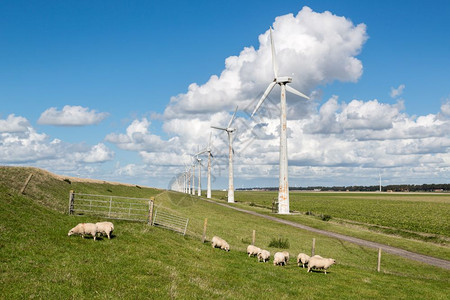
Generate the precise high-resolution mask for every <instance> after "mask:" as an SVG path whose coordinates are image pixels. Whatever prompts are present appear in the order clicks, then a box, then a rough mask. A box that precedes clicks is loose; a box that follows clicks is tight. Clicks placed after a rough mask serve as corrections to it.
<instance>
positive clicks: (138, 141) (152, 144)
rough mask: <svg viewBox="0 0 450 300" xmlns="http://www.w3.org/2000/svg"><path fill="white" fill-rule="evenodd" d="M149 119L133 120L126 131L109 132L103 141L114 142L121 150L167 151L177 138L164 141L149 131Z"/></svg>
mask: <svg viewBox="0 0 450 300" xmlns="http://www.w3.org/2000/svg"><path fill="white" fill-rule="evenodd" d="M150 124H151V123H150V121H149V120H148V119H147V118H142V119H141V120H134V121H133V122H132V123H131V124H130V125H129V126H128V127H127V129H126V133H110V134H108V135H107V136H106V137H105V141H107V142H110V143H113V144H115V145H116V146H117V147H119V148H120V149H123V150H130V151H147V152H156V151H167V150H170V149H168V147H173V146H171V145H173V144H174V143H175V141H176V140H177V139H178V138H176V137H175V138H173V139H172V140H169V141H164V140H163V139H161V137H160V136H158V135H155V134H152V133H150V131H149V126H150Z"/></svg>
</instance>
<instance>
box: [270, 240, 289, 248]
mask: <svg viewBox="0 0 450 300" xmlns="http://www.w3.org/2000/svg"><path fill="white" fill-rule="evenodd" d="M269 247H273V248H283V249H289V240H288V239H287V238H286V239H283V238H278V239H276V238H272V240H271V241H270V243H269Z"/></svg>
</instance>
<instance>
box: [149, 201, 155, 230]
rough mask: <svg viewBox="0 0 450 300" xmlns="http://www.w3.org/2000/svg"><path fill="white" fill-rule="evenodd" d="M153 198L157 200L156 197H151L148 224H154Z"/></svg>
mask: <svg viewBox="0 0 450 300" xmlns="http://www.w3.org/2000/svg"><path fill="white" fill-rule="evenodd" d="M153 200H155V197H150V201H149V207H148V224H150V225H153Z"/></svg>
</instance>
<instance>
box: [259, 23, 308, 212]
mask: <svg viewBox="0 0 450 300" xmlns="http://www.w3.org/2000/svg"><path fill="white" fill-rule="evenodd" d="M270 45H271V48H272V67H273V73H274V75H275V78H274V79H273V81H272V82H271V83H270V84H269V86H268V87H267V89H266V90H265V92H264V94H263V95H262V97H261V99H260V100H259V102H258V104H257V105H256V108H255V110H254V111H253V113H252V117H253V115H254V114H255V113H256V111H257V110H258V108H259V107H260V106H261V104H262V103H263V102H264V100H265V99H266V98H267V96H268V95H269V93H270V92H271V91H272V89H273V88H274V86H275V85H276V84H279V85H280V87H281V97H280V98H281V99H280V102H281V105H280V106H281V118H280V186H279V191H278V213H279V214H289V184H288V157H287V134H286V132H287V121H286V90H287V91H288V92H291V93H293V94H295V95H298V96H300V97H303V98H306V99H309V97H308V96H306V95H304V94H303V93H301V92H299V91H297V90H296V89H294V88H292V87H290V86H288V85H287V84H288V83H291V82H292V78H291V77H288V76H282V77H281V76H278V65H277V59H276V54H275V47H274V45H273V37H272V27H271V28H270Z"/></svg>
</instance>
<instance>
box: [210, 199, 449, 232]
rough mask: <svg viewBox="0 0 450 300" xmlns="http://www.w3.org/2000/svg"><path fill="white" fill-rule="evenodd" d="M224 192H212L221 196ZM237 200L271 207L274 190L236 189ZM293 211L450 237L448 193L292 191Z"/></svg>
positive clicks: (378, 226) (383, 227)
mask: <svg viewBox="0 0 450 300" xmlns="http://www.w3.org/2000/svg"><path fill="white" fill-rule="evenodd" d="M224 195H225V194H224V192H215V193H214V196H215V197H217V198H224ZM235 197H236V201H238V202H242V203H246V204H249V205H255V204H256V205H259V206H264V207H267V208H270V207H271V205H272V199H274V198H276V197H277V193H276V192H260V191H258V192H253V191H251V192H250V191H238V192H236V196H235ZM290 208H291V210H292V211H296V212H300V213H303V214H311V215H316V216H320V215H328V216H330V217H331V218H334V219H337V220H340V221H344V222H347V223H356V224H363V225H368V226H371V228H372V229H377V228H378V229H379V230H383V229H385V231H386V232H393V233H396V234H402V233H403V234H405V235H406V237H413V236H414V234H415V233H416V237H419V238H420V237H425V239H426V240H433V237H437V238H438V239H439V237H443V238H444V240H441V241H445V238H449V237H450V219H449V218H450V217H449V216H450V194H408V193H404V194H391V193H345V192H344V193H341V192H337V193H336V192H335V193H326V192H291V194H290Z"/></svg>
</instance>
